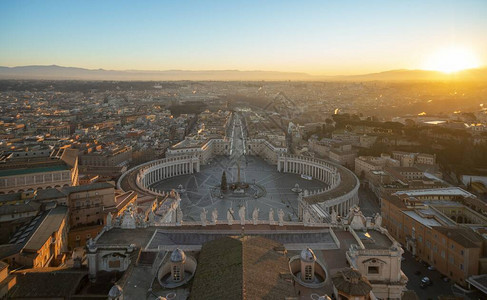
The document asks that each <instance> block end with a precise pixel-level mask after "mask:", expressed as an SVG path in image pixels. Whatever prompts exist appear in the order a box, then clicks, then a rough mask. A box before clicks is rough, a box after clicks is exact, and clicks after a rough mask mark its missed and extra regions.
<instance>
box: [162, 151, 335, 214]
mask: <svg viewBox="0 0 487 300" xmlns="http://www.w3.org/2000/svg"><path fill="white" fill-rule="evenodd" d="M243 161H244V163H242V165H241V166H240V176H241V180H242V181H243V182H247V183H250V184H254V183H255V184H257V185H259V186H261V187H263V188H264V190H265V194H264V196H262V197H260V198H258V199H254V198H252V197H245V196H242V197H239V196H238V195H231V196H229V197H224V198H223V199H220V198H219V197H214V196H213V195H212V193H211V190H212V189H214V187H216V186H219V185H220V182H221V177H222V172H223V171H225V172H226V175H227V182H228V183H231V182H234V181H236V180H237V165H236V164H235V163H234V160H231V159H230V158H229V157H226V156H218V157H215V158H214V159H213V160H212V161H211V162H210V164H208V165H206V166H202V167H201V171H200V172H199V173H196V174H191V175H183V176H177V177H173V178H170V179H167V180H164V181H161V182H158V183H156V184H155V185H153V187H155V188H157V189H160V190H165V191H169V190H171V189H177V188H178V186H179V185H182V186H183V188H184V190H185V191H184V192H182V193H180V195H181V200H182V201H181V208H182V210H183V216H184V219H185V220H189V221H199V220H200V212H201V210H202V209H203V208H205V209H206V210H207V211H208V215H207V217H208V219H209V218H210V217H211V211H212V210H213V209H214V208H216V209H217V210H218V219H219V220H224V219H226V215H227V211H228V209H229V208H232V209H233V211H234V213H233V214H234V216H235V219H238V209H239V207H240V206H242V205H245V207H246V215H247V218H246V219H251V216H252V211H253V210H254V207H257V208H258V209H260V212H259V219H265V220H267V219H268V214H269V209H270V208H271V207H272V208H274V217H275V219H276V220H277V210H279V209H283V210H284V212H285V213H286V218H285V219H287V220H289V218H291V220H296V219H297V208H298V205H297V194H296V193H294V192H293V191H291V188H293V187H294V185H295V184H296V183H298V184H299V186H300V187H301V188H303V189H308V190H310V191H312V190H318V189H322V188H325V187H326V184H324V183H322V182H320V181H318V180H306V179H303V178H301V177H300V176H299V175H296V174H287V173H280V172H278V171H277V168H276V166H274V165H270V164H268V163H267V162H265V161H264V160H263V159H261V158H259V157H256V156H245V159H244V160H243ZM229 193H231V192H229Z"/></svg>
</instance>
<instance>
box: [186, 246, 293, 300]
mask: <svg viewBox="0 0 487 300" xmlns="http://www.w3.org/2000/svg"><path fill="white" fill-rule="evenodd" d="M281 247H282V245H281V244H279V243H277V242H274V241H272V240H269V239H266V238H262V237H243V238H238V237H225V238H222V239H218V240H214V241H211V242H208V243H206V244H204V245H203V248H202V249H201V252H200V256H199V260H198V268H197V269H196V274H195V278H194V281H193V287H192V290H191V299H262V297H264V298H266V299H284V298H285V297H289V296H295V291H294V288H293V284H292V282H291V280H288V279H287V278H289V276H285V275H286V274H287V275H290V273H289V267H288V260H287V258H286V257H285V256H284V255H283V254H282V253H280V252H278V251H276V250H275V249H278V248H281Z"/></svg>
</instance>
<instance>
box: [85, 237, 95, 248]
mask: <svg viewBox="0 0 487 300" xmlns="http://www.w3.org/2000/svg"><path fill="white" fill-rule="evenodd" d="M86 246H87V247H88V249H90V250H91V249H94V248H95V241H94V240H93V238H90V239H89V240H88V242H87V243H86Z"/></svg>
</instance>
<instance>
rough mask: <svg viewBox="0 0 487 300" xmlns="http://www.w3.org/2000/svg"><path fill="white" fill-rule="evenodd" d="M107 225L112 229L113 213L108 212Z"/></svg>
mask: <svg viewBox="0 0 487 300" xmlns="http://www.w3.org/2000/svg"><path fill="white" fill-rule="evenodd" d="M106 227H107V228H108V229H110V228H111V227H112V213H111V212H108V214H107V224H106Z"/></svg>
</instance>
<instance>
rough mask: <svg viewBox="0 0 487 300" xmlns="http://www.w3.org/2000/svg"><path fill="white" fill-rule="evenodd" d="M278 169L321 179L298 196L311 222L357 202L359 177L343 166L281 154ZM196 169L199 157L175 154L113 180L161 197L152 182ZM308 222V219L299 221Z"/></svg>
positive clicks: (344, 211)
mask: <svg viewBox="0 0 487 300" xmlns="http://www.w3.org/2000/svg"><path fill="white" fill-rule="evenodd" d="M277 170H278V171H279V172H285V173H294V174H301V175H308V176H311V177H312V178H314V179H316V180H319V181H321V182H324V183H326V184H327V185H328V187H327V188H325V189H322V190H318V191H311V192H308V191H304V193H303V194H302V195H301V196H300V197H298V201H299V206H298V207H299V217H300V219H303V218H305V217H304V216H305V215H306V213H305V212H307V213H308V215H309V216H310V217H312V218H313V219H314V222H326V223H329V222H330V221H331V219H330V215H331V214H332V211H333V210H334V211H335V212H336V213H337V214H339V215H342V216H344V215H347V213H348V211H349V209H350V207H352V206H354V205H358V189H359V186H360V183H359V180H358V178H357V176H355V174H353V173H352V171H350V170H348V169H346V168H345V167H343V166H341V165H338V164H335V163H332V162H329V161H326V160H323V159H317V158H311V157H304V156H296V155H284V154H281V155H280V156H279V158H278V161H277ZM199 171H200V160H199V159H198V157H196V156H175V157H170V158H164V159H159V160H154V161H150V162H147V163H144V164H142V165H138V166H136V167H134V168H132V169H130V170H128V171H127V172H125V173H124V174H123V175H122V176H121V177H120V179H119V180H118V182H117V187H118V188H119V189H123V190H128V189H133V190H136V191H137V192H139V193H143V194H151V195H154V196H162V195H163V194H162V193H161V192H160V191H158V190H155V189H153V188H151V187H150V186H151V185H152V184H154V183H156V182H159V181H162V180H164V179H168V178H171V177H174V176H179V175H186V174H193V173H196V172H199ZM303 221H305V222H309V221H310V220H303Z"/></svg>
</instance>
